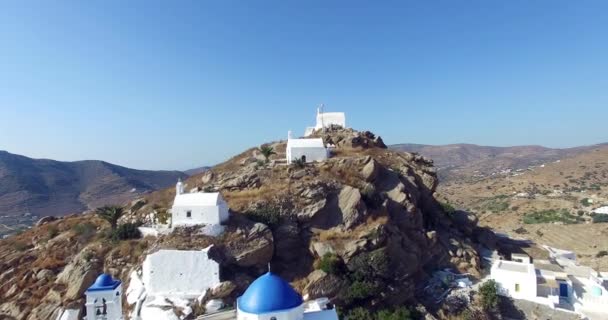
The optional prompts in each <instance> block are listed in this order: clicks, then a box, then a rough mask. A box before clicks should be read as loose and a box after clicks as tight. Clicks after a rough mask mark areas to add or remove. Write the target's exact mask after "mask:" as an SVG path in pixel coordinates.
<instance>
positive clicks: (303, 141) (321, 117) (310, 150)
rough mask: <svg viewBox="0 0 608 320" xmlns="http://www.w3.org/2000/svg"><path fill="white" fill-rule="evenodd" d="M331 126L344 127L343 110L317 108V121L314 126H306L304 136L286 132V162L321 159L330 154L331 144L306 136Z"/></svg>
mask: <svg viewBox="0 0 608 320" xmlns="http://www.w3.org/2000/svg"><path fill="white" fill-rule="evenodd" d="M332 126H339V127H342V128H346V115H345V114H344V112H323V111H321V108H318V109H317V123H316V125H315V126H314V127H308V128H306V130H305V132H304V138H300V139H294V138H293V135H292V133H291V131H289V132H288V134H287V149H286V156H287V159H286V160H287V164H291V163H293V162H294V161H302V162H303V163H308V162H317V161H323V160H325V159H327V158H329V156H330V148H329V147H331V146H329V147H328V146H326V145H325V143H324V142H323V139H322V138H308V137H309V136H311V135H312V134H313V133H314V132H315V131H318V130H323V129H325V128H329V127H332Z"/></svg>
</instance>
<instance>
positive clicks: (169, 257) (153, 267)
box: [142, 247, 220, 297]
mask: <svg viewBox="0 0 608 320" xmlns="http://www.w3.org/2000/svg"><path fill="white" fill-rule="evenodd" d="M209 248H211V247H208V248H206V249H204V250H200V251H195V250H192V251H185V250H184V251H182V250H160V251H157V252H155V253H153V254H150V255H148V256H147V257H146V260H145V261H144V264H143V268H142V269H143V276H142V280H143V283H144V286H145V287H146V292H147V294H148V295H149V296H150V295H167V296H168V295H174V296H183V297H198V296H200V295H201V294H202V293H203V292H205V291H206V290H207V289H209V288H212V287H213V286H215V285H217V284H218V283H219V282H220V267H219V264H218V263H217V262H215V261H214V260H212V259H210V258H209V256H208V251H209Z"/></svg>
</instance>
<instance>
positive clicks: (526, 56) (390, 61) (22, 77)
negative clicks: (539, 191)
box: [0, 0, 608, 169]
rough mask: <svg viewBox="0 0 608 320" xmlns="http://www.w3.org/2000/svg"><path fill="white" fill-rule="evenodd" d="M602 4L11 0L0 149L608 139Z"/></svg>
mask: <svg viewBox="0 0 608 320" xmlns="http://www.w3.org/2000/svg"><path fill="white" fill-rule="evenodd" d="M606 12H608V2H607V1H600V0H598V1H556V0H546V1H525V0H522V1H488V0H479V1H382V2H378V1H96V2H93V1H2V2H0V150H2V149H4V150H7V151H9V152H13V153H19V154H24V155H27V156H31V157H44V158H53V159H58V160H80V159H102V160H106V161H109V162H113V163H117V164H121V165H125V166H130V167H135V168H146V169H188V168H190V167H195V166H200V165H205V164H214V163H217V162H220V161H222V160H224V159H226V158H227V157H229V156H231V155H234V154H235V153H238V152H240V151H242V150H244V149H245V148H247V147H251V146H255V145H258V144H260V143H262V142H266V141H271V140H278V139H282V138H284V137H285V136H286V133H287V130H289V129H291V130H294V131H295V132H297V133H301V132H302V131H303V130H304V127H305V126H307V125H312V124H313V122H314V113H315V108H316V106H317V105H318V104H320V103H324V104H325V105H326V110H328V111H345V112H346V113H347V122H348V124H349V125H350V126H352V127H353V128H356V129H368V130H371V131H373V132H375V133H377V134H379V135H381V136H382V137H383V138H384V139H385V141H386V142H387V143H402V142H413V143H425V144H447V143H459V142H467V143H476V144H485V145H499V146H504V145H519V144H542V145H546V146H551V147H567V146H575V145H582V144H593V143H598V142H606V141H608V131H607V130H606V124H605V123H606V119H608V20H607V19H606Z"/></svg>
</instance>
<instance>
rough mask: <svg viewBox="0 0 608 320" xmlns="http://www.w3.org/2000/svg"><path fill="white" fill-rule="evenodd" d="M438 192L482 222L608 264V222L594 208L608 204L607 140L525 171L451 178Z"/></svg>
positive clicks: (593, 262)
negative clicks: (605, 253) (605, 252)
mask: <svg viewBox="0 0 608 320" xmlns="http://www.w3.org/2000/svg"><path fill="white" fill-rule="evenodd" d="M438 192H439V194H440V198H442V199H444V201H447V202H450V203H451V204H452V205H453V206H455V207H457V208H461V209H465V210H469V211H470V212H473V213H475V214H476V215H477V216H478V217H479V220H480V224H482V225H486V226H490V227H492V228H494V229H496V230H499V231H501V232H504V233H507V234H510V235H511V236H514V237H522V238H528V239H532V240H534V241H535V242H537V243H539V244H547V245H551V246H555V247H558V248H562V249H567V250H574V251H576V252H577V253H578V254H579V258H580V259H581V260H582V261H583V262H584V263H586V264H588V265H591V266H594V267H599V268H600V269H602V270H608V257H603V258H598V257H597V255H598V253H599V252H600V251H602V250H605V249H606V248H608V223H593V221H594V219H595V221H596V222H598V221H597V219H599V218H598V217H594V216H593V214H592V213H591V212H592V210H593V209H594V208H597V207H600V206H603V205H608V146H605V145H604V146H597V147H595V148H592V149H591V150H588V151H585V152H581V153H579V154H577V155H575V156H571V157H567V158H564V159H562V160H556V161H553V162H551V163H546V164H544V165H541V166H538V167H534V168H530V169H527V170H525V171H522V172H511V173H504V174H501V175H495V176H492V177H487V178H484V179H476V180H474V181H472V180H464V181H459V180H455V181H447V182H445V183H442V184H441V187H440V188H439V191H438ZM598 264H599V265H598Z"/></svg>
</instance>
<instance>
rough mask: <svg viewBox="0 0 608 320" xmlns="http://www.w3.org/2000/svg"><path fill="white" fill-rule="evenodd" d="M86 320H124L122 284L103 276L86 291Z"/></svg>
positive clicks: (107, 275)
mask: <svg viewBox="0 0 608 320" xmlns="http://www.w3.org/2000/svg"><path fill="white" fill-rule="evenodd" d="M85 295H86V301H85V309H86V313H87V315H86V317H85V319H86V320H122V282H121V281H120V280H114V279H112V276H111V275H109V274H105V273H104V274H101V275H99V277H97V279H96V280H95V283H93V285H92V286H90V287H89V288H88V289H87V290H86V291H85Z"/></svg>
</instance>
